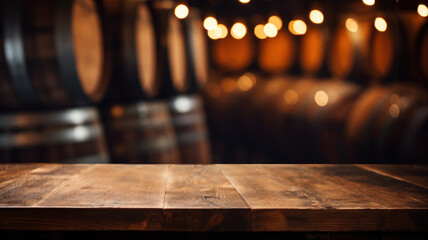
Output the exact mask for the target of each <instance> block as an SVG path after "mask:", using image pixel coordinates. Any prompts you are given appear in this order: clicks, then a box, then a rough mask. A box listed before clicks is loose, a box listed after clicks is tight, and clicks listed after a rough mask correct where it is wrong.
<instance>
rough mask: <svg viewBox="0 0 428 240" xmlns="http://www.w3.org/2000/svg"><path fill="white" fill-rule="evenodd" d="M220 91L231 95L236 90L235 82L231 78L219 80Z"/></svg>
mask: <svg viewBox="0 0 428 240" xmlns="http://www.w3.org/2000/svg"><path fill="white" fill-rule="evenodd" d="M221 89H223V91H225V92H228V93H231V92H233V91H235V90H236V82H235V80H234V79H233V78H230V77H227V78H223V79H222V80H221Z"/></svg>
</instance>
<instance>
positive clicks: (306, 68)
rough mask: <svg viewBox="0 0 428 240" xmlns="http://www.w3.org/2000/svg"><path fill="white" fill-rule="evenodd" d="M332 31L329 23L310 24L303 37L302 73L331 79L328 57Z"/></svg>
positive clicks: (300, 63)
mask: <svg viewBox="0 0 428 240" xmlns="http://www.w3.org/2000/svg"><path fill="white" fill-rule="evenodd" d="M330 35H331V29H330V26H329V25H328V24H327V23H323V24H322V25H321V26H320V25H315V24H310V25H309V26H308V30H307V32H306V34H305V35H303V36H301V43H300V49H299V55H300V57H299V61H300V62H299V65H300V68H301V71H302V73H304V74H305V75H308V76H316V77H329V76H330V71H329V70H328V59H329V58H328V56H329V54H330V52H329V50H330V47H332V46H330V38H331V37H330Z"/></svg>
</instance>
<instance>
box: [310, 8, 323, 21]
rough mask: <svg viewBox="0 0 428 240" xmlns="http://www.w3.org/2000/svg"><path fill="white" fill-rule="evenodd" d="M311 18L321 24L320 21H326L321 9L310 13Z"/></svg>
mask: <svg viewBox="0 0 428 240" xmlns="http://www.w3.org/2000/svg"><path fill="white" fill-rule="evenodd" d="M309 19H311V22H313V23H315V24H320V23H322V22H324V15H323V14H322V12H321V11H320V10H312V11H311V12H310V13H309Z"/></svg>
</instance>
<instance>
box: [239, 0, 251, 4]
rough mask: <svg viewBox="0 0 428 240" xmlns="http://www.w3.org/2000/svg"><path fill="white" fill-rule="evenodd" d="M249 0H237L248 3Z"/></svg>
mask: <svg viewBox="0 0 428 240" xmlns="http://www.w3.org/2000/svg"><path fill="white" fill-rule="evenodd" d="M250 1H251V0H239V2H240V3H243V4H246V3H249V2H250Z"/></svg>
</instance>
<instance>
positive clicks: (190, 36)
mask: <svg viewBox="0 0 428 240" xmlns="http://www.w3.org/2000/svg"><path fill="white" fill-rule="evenodd" d="M184 32H185V36H186V49H187V61H188V64H189V78H190V79H189V80H190V82H189V91H190V92H197V91H198V90H200V89H202V88H204V87H205V85H206V84H207V83H208V72H209V71H208V47H207V39H206V33H205V31H204V28H203V24H202V18H201V13H200V10H199V9H197V8H190V11H189V16H187V18H186V19H184Z"/></svg>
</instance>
